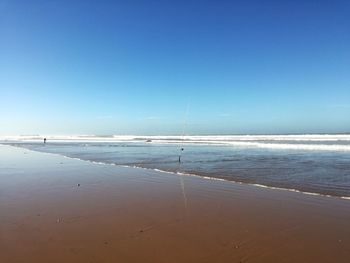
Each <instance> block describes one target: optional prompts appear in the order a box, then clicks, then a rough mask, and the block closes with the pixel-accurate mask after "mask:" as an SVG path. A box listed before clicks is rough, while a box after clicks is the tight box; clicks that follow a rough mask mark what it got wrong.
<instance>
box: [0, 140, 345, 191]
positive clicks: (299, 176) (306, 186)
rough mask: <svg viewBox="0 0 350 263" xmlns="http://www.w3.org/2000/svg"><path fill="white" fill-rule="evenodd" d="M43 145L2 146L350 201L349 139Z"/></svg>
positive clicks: (55, 142)
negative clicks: (336, 197) (335, 197)
mask: <svg viewBox="0 0 350 263" xmlns="http://www.w3.org/2000/svg"><path fill="white" fill-rule="evenodd" d="M42 139H43V137H41V136H22V137H16V138H13V137H7V138H2V139H1V140H0V142H1V143H6V144H11V145H14V146H20V147H25V148H28V149H31V150H35V151H41V152H48V153H56V154H61V155H64V156H67V157H71V158H78V159H82V160H86V161H92V162H100V163H105V164H114V165H123V166H131V167H142V168H148V169H156V170H161V171H166V172H175V173H182V174H189V175H198V176H204V177H206V178H216V179H224V180H228V181H235V182H241V183H248V184H256V185H259V186H266V187H277V188H283V189H288V190H295V191H301V192H305V193H312V194H321V195H330V196H338V197H343V198H350V135H259V136H249V135H240V136H239V135H235V136H234V135H232V136H226V135H225V136H104V137H101V136H66V137H63V136H61V137H59V136H55V137H53V136H51V137H47V139H48V140H47V143H45V144H44V143H43V140H42ZM181 149H183V150H181ZM179 156H180V159H181V160H180V162H179Z"/></svg>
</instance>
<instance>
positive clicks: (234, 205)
mask: <svg viewBox="0 0 350 263" xmlns="http://www.w3.org/2000/svg"><path fill="white" fill-rule="evenodd" d="M182 182H183V185H182ZM0 262H1V263H10V262H23V263H31V262H33V263H34V262H35V263H40V262H45V263H51V262H60V263H62V262H75V263H79V262H85V263H89V262H337V263H339V262H347V263H348V262H350V200H342V199H338V198H329V197H322V196H310V195H305V194H301V193H294V192H288V191H283V190H271V189H264V188H259V187H254V186H249V185H241V184H236V183H231V182H223V181H215V180H207V179H203V178H196V177H189V176H184V177H180V176H178V175H175V174H167V173H159V172H155V171H150V170H144V169H133V168H121V167H116V166H112V165H99V164H91V163H88V162H84V161H79V160H72V159H68V158H64V157H61V156H57V155H52V154H45V153H36V152H31V151H28V150H25V149H21V148H13V147H9V146H0Z"/></svg>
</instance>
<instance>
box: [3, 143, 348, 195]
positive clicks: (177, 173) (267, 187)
mask: <svg viewBox="0 0 350 263" xmlns="http://www.w3.org/2000/svg"><path fill="white" fill-rule="evenodd" d="M0 145H4V146H10V147H15V148H21V149H26V150H28V151H32V152H38V153H44V154H52V155H57V156H61V157H64V158H68V159H72V160H79V161H83V162H88V163H92V164H97V165H111V166H116V167H127V168H132V169H142V170H151V171H155V172H159V173H170V174H174V175H184V176H193V177H198V178H202V179H205V180H215V181H223V182H228V183H233V184H241V185H250V186H255V187H259V188H266V189H270V190H278V191H288V192H293V193H299V194H304V195H314V196H322V197H326V198H336V199H343V200H350V196H337V195H329V194H322V193H315V192H306V191H302V190H298V189H294V188H283V187H278V186H269V185H264V184H257V183H246V182H240V181H234V180H227V179H223V178H218V177H210V176H202V175H198V174H193V173H185V172H172V171H165V170H161V169H158V168H146V167H141V166H135V165H133V166H131V165H119V164H115V163H104V162H97V161H91V160H84V159H81V158H78V157H70V156H67V155H63V154H60V153H50V152H41V151H36V150H32V149H28V148H25V147H22V146H15V145H8V144H2V143H0Z"/></svg>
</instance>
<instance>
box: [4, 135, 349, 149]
mask: <svg viewBox="0 0 350 263" xmlns="http://www.w3.org/2000/svg"><path fill="white" fill-rule="evenodd" d="M43 138H47V140H48V142H50V141H51V142H86V143H89V142H90V143H123V142H124V143H145V142H146V141H148V142H147V143H153V144H196V145H229V146H230V145H231V146H237V147H242V148H264V149H280V150H309V151H350V135H349V134H335V135H327V134H325V135H319V134H312V135H308V134H306V135H216V136H212V135H206V136H198V135H191V136H134V135H113V136H88V135H70V136H39V135H38V136H2V137H0V140H1V141H24V142H37V141H42V140H43ZM316 142H317V143H316Z"/></svg>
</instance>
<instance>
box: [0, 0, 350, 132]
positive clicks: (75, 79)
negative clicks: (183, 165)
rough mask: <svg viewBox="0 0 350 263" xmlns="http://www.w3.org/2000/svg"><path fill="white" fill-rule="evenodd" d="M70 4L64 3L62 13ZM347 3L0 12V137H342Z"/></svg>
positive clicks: (45, 5)
mask: <svg viewBox="0 0 350 263" xmlns="http://www.w3.org/2000/svg"><path fill="white" fill-rule="evenodd" d="M73 2H74V3H73ZM349 14H350V2H349V1H345V0H344V1H336V0H335V1H316V0H313V1H310V0H299V1H298V0H293V1H292V0H289V1H283V0H276V1H273V0H266V1H264V0H260V1H258V0H257V1H220V0H216V1H214V0H213V1H204V0H203V1H199V0H198V1H190V0H187V1H175V0H174V1H137V0H136V1H86V0H85V1H62V0H57V1H46V0H43V1H29V0H26V1H16V0H9V1H6V0H0V95H1V103H0V134H3V135H5V134H15V135H18V134H179V133H181V131H182V129H183V123H184V115H185V112H186V108H187V105H189V110H188V117H187V128H186V129H187V131H186V133H190V134H229V133H231V134H236V133H262V134H264V133H315V132H316V133H330V132H332V133H333V132H350V15H349Z"/></svg>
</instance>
